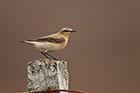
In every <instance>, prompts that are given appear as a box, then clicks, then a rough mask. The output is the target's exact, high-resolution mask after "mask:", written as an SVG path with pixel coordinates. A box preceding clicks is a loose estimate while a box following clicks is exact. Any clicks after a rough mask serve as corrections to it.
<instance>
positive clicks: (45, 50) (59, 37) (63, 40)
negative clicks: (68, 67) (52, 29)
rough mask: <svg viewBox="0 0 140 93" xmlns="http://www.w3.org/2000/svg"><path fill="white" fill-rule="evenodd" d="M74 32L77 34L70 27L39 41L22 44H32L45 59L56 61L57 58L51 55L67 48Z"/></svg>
mask: <svg viewBox="0 0 140 93" xmlns="http://www.w3.org/2000/svg"><path fill="white" fill-rule="evenodd" d="M72 32H75V30H73V29H71V28H69V27H65V28H62V29H61V30H60V31H59V32H57V33H54V34H51V35H48V36H43V37H39V38H37V39H32V40H22V41H20V42H23V43H27V44H31V45H33V46H34V47H35V48H36V49H38V50H39V51H40V52H41V53H42V54H43V55H44V56H45V57H47V58H49V59H50V58H53V59H55V60H56V58H55V57H54V56H52V55H50V54H49V53H50V52H55V51H58V50H61V49H63V48H65V47H66V45H67V43H68V39H69V36H70V35H71V33H72Z"/></svg>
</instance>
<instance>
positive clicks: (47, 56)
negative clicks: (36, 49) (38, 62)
mask: <svg viewBox="0 0 140 93" xmlns="http://www.w3.org/2000/svg"><path fill="white" fill-rule="evenodd" d="M40 52H41V54H43V55H44V56H45V57H46V58H48V59H50V56H49V55H47V54H46V53H44V52H42V51H40Z"/></svg>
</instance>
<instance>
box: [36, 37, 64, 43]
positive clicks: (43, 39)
mask: <svg viewBox="0 0 140 93" xmlns="http://www.w3.org/2000/svg"><path fill="white" fill-rule="evenodd" d="M35 41H37V42H49V43H63V42H65V39H64V38H62V37H59V38H56V37H41V38H38V39H36V40H35Z"/></svg>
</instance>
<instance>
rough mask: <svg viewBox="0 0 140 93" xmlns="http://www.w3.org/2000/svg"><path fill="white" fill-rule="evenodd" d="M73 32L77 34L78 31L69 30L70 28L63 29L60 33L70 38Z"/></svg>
mask: <svg viewBox="0 0 140 93" xmlns="http://www.w3.org/2000/svg"><path fill="white" fill-rule="evenodd" d="M73 32H76V30H73V29H72V28H69V27H65V28H62V29H61V30H60V31H59V33H60V34H62V35H64V36H69V35H70V34H71V33H73Z"/></svg>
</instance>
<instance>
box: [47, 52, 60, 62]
mask: <svg viewBox="0 0 140 93" xmlns="http://www.w3.org/2000/svg"><path fill="white" fill-rule="evenodd" d="M45 54H46V55H48V56H49V57H51V58H52V59H54V60H58V59H57V58H56V57H54V56H53V55H51V54H50V53H48V52H45Z"/></svg>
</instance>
